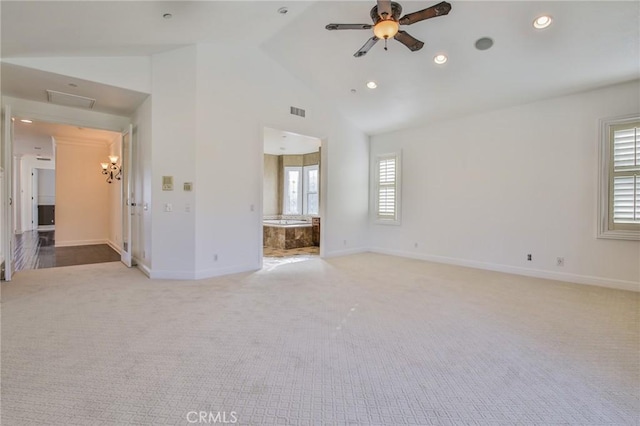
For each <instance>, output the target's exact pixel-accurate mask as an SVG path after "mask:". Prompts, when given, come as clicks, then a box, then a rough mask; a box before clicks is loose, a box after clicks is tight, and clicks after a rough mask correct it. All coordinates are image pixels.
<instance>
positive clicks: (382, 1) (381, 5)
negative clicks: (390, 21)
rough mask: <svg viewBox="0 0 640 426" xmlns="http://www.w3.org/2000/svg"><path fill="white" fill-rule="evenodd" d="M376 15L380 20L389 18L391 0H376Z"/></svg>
mask: <svg viewBox="0 0 640 426" xmlns="http://www.w3.org/2000/svg"><path fill="white" fill-rule="evenodd" d="M378 15H380V18H382V19H387V18H390V17H391V0H378Z"/></svg>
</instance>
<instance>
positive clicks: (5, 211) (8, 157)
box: [1, 105, 14, 281]
mask: <svg viewBox="0 0 640 426" xmlns="http://www.w3.org/2000/svg"><path fill="white" fill-rule="evenodd" d="M2 124H3V135H2V168H3V170H4V179H3V181H4V182H3V185H4V186H3V188H2V189H3V197H2V225H1V226H2V254H3V257H4V265H5V267H4V279H5V280H6V281H11V275H12V273H13V237H14V229H13V208H12V205H13V121H11V106H10V105H5V107H4V120H3V122H2Z"/></svg>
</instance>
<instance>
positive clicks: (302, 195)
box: [262, 127, 322, 268]
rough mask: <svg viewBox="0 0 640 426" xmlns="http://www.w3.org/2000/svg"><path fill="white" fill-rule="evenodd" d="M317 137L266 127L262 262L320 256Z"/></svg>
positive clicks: (274, 263) (318, 143)
mask: <svg viewBox="0 0 640 426" xmlns="http://www.w3.org/2000/svg"><path fill="white" fill-rule="evenodd" d="M321 145H322V142H321V140H320V139H318V138H315V137H311V136H305V135H300V134H296V133H292V132H287V131H284V130H279V129H272V128H268V127H265V128H264V176H263V179H264V182H263V212H262V213H263V239H262V245H263V256H264V259H263V265H264V267H265V268H268V267H273V266H274V265H279V264H283V263H291V262H298V261H302V260H309V259H312V258H315V257H318V256H319V254H320V227H321V226H322V220H321V216H320V191H321V188H320V170H321V167H320V161H321V160H320V157H321V155H320V154H321V149H322V147H321Z"/></svg>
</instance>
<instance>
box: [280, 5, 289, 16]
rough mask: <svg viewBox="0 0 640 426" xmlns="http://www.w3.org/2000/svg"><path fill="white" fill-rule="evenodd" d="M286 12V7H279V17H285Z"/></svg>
mask: <svg viewBox="0 0 640 426" xmlns="http://www.w3.org/2000/svg"><path fill="white" fill-rule="evenodd" d="M288 11H289V9H287V8H286V7H281V8H280V9H278V13H279V14H281V15H286V14H287V12H288Z"/></svg>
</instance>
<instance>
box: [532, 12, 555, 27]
mask: <svg viewBox="0 0 640 426" xmlns="http://www.w3.org/2000/svg"><path fill="white" fill-rule="evenodd" d="M551 21H552V19H551V16H549V15H542V16H538V17H537V18H536V19H534V21H533V28H536V29H538V30H541V29H543V28H547V27H548V26H549V25H551Z"/></svg>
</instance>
